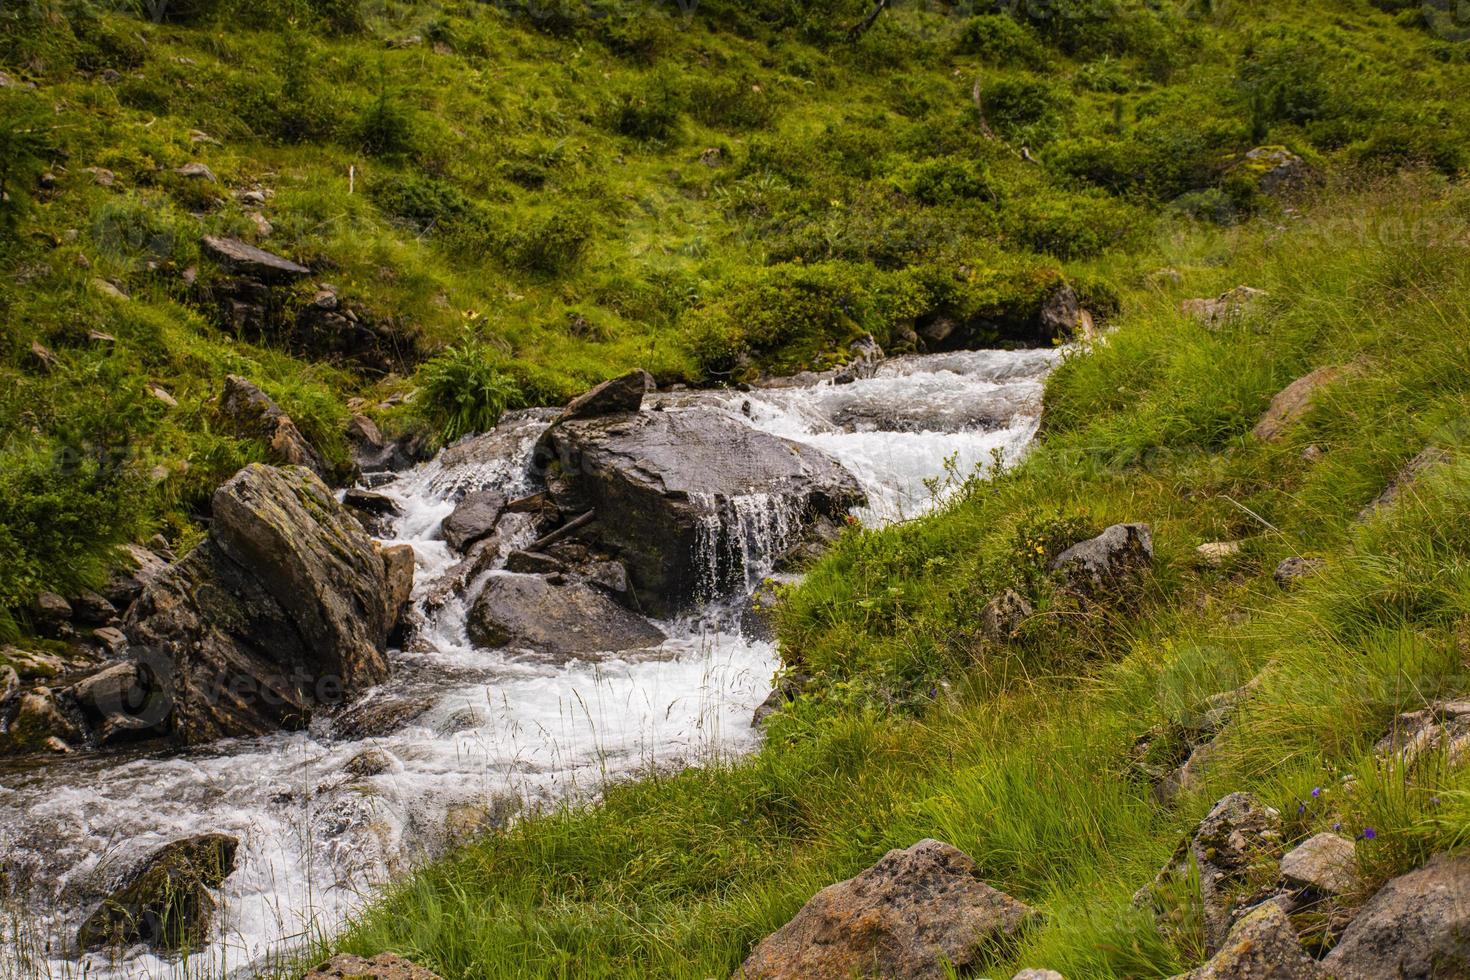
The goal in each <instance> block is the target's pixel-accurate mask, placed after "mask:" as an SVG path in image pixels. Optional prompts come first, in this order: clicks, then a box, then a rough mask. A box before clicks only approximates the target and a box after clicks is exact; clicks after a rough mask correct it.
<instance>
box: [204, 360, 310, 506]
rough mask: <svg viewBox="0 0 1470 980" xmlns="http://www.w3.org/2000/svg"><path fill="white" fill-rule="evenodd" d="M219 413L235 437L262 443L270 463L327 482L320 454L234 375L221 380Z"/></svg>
mask: <svg viewBox="0 0 1470 980" xmlns="http://www.w3.org/2000/svg"><path fill="white" fill-rule="evenodd" d="M219 411H220V415H221V416H223V417H224V418H225V420H226V421H227V422H228V423H229V424H230V426H231V427H232V428H233V429H234V430H235V432H236V434H237V435H241V436H245V437H248V438H253V439H261V440H263V441H264V442H265V444H266V446H267V447H268V449H269V452H270V459H271V462H273V463H278V464H281V465H283V466H304V467H306V468H307V469H309V470H311V471H312V472H313V473H315V474H316V475H317V476H319V477H321V478H322V479H324V480H325V479H327V478H328V472H327V464H326V463H325V462H324V461H323V460H322V456H321V453H319V452H317V451H316V447H315V446H313V445H312V444H311V443H310V442H308V441H307V440H306V437H305V436H304V435H302V434H301V430H300V429H298V428H296V423H295V422H293V421H291V416H289V415H287V414H286V412H285V411H284V410H283V409H282V408H281V406H279V405H277V404H276V403H275V401H274V400H273V399H272V398H271V397H270V396H269V395H267V394H266V393H265V392H263V391H261V390H260V388H258V387H256V386H255V385H254V384H252V383H251V382H249V381H247V380H245V379H244V378H242V377H240V376H239V375H237V374H232V375H230V376H229V377H227V378H225V387H224V391H223V392H221V394H220V399H219Z"/></svg>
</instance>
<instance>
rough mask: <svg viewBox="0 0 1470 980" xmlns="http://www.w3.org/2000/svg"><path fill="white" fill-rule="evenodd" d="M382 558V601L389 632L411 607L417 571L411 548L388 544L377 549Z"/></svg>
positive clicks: (403, 545) (405, 545) (404, 545)
mask: <svg viewBox="0 0 1470 980" xmlns="http://www.w3.org/2000/svg"><path fill="white" fill-rule="evenodd" d="M379 552H380V553H381V554H382V556H383V573H384V576H385V585H386V588H385V589H384V590H383V601H384V602H385V603H386V605H387V615H388V630H389V631H390V632H391V631H392V630H393V629H394V628H395V627H396V626H398V624H399V623H400V622H402V621H403V618H404V616H405V615H406V613H407V612H408V610H409V608H410V607H411V606H412V605H413V579H414V573H415V571H416V570H417V565H416V564H415V562H414V553H413V546H412V545H407V544H388V545H383V546H381V547H380V548H379Z"/></svg>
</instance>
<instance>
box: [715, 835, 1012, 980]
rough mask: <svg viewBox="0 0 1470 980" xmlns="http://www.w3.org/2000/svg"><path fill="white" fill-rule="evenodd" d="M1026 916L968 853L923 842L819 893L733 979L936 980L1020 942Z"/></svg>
mask: <svg viewBox="0 0 1470 980" xmlns="http://www.w3.org/2000/svg"><path fill="white" fill-rule="evenodd" d="M1030 915H1031V909H1029V908H1028V907H1027V906H1025V905H1024V904H1022V903H1021V902H1018V901H1016V900H1015V899H1014V898H1011V897H1010V896H1009V895H1006V894H1005V893H1004V892H1000V891H997V890H996V889H994V888H992V887H990V886H989V885H988V884H986V883H985V881H984V880H983V879H982V877H981V874H980V869H979V867H977V866H976V864H975V862H974V861H973V860H971V859H970V857H969V856H968V855H966V854H964V853H963V852H961V851H959V850H957V849H955V848H953V847H951V846H950V845H948V844H944V843H941V842H939V841H936V840H923V841H920V842H919V843H917V844H915V845H913V846H912V847H909V848H906V849H904V850H893V851H889V852H888V853H887V854H886V855H884V857H883V858H882V859H881V860H880V861H879V862H878V863H877V864H875V865H873V866H872V867H871V868H869V869H868V870H866V871H864V872H863V873H862V874H860V875H858V876H857V877H855V878H852V879H849V880H847V881H843V882H839V883H838V884H835V885H831V886H829V887H827V888H824V889H822V890H821V891H820V892H818V893H817V894H816V895H815V896H814V897H813V898H812V900H811V901H809V902H807V904H806V905H805V906H804V907H803V908H802V910H801V911H800V912H798V913H797V915H796V917H795V918H794V919H792V920H791V921H790V922H788V923H787V924H786V925H784V926H782V927H781V928H780V929H779V930H777V931H776V932H774V933H772V934H771V935H770V936H768V937H766V938H765V939H764V940H762V941H761V943H760V944H759V945H757V946H756V947H755V949H754V950H753V951H752V952H751V954H750V956H749V957H748V958H747V959H746V961H745V962H744V964H742V965H741V967H740V970H739V971H737V972H736V974H735V977H737V978H739V980H787V978H790V980H798V978H799V980H849V978H851V977H858V976H878V977H905V978H910V980H926V978H933V980H939V978H942V977H945V976H949V975H951V974H950V973H949V971H950V970H954V969H958V970H960V971H963V970H964V969H965V968H966V967H968V966H969V965H970V964H971V963H974V962H975V961H976V960H978V959H979V958H980V957H981V956H982V955H983V952H984V950H985V948H986V946H987V945H989V944H992V943H995V942H997V941H1002V940H1005V939H1009V938H1010V937H1013V936H1015V935H1016V934H1017V933H1019V931H1020V930H1021V928H1022V926H1023V924H1024V923H1025V921H1026V920H1027V918H1028V917H1029V916H1030Z"/></svg>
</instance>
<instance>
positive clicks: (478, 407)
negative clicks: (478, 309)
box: [417, 331, 521, 442]
mask: <svg viewBox="0 0 1470 980" xmlns="http://www.w3.org/2000/svg"><path fill="white" fill-rule="evenodd" d="M499 360H500V357H499V355H498V354H497V353H496V352H495V351H494V350H493V349H492V348H491V347H490V346H489V345H488V344H485V343H483V342H482V341H480V340H478V339H476V338H475V337H474V335H473V334H471V333H470V332H468V331H466V332H465V333H464V334H463V335H462V337H461V338H460V340H459V342H458V343H456V344H453V345H451V346H449V347H447V348H445V350H444V351H442V352H441V353H439V354H438V355H436V356H435V357H432V358H430V359H429V360H427V361H425V362H424V364H423V365H422V366H421V367H420V368H419V371H418V377H417V381H418V404H419V406H420V410H421V411H422V412H423V413H424V415H425V416H426V417H427V418H428V419H429V421H430V423H431V424H433V425H434V426H435V427H436V428H437V429H438V430H439V435H440V437H441V438H442V439H443V440H444V441H445V442H452V441H454V440H455V439H458V438H459V437H460V436H463V435H467V434H469V433H472V432H487V431H489V430H490V429H493V428H495V426H496V424H497V423H499V422H500V416H501V415H503V414H504V413H505V410H506V409H507V408H509V407H510V406H511V405H513V404H515V403H516V402H517V401H518V399H519V398H520V396H521V392H520V388H519V386H518V385H517V384H516V381H515V378H514V377H513V376H512V375H510V374H509V373H507V372H506V371H504V370H502V369H501V368H500V367H499V365H498V362H499Z"/></svg>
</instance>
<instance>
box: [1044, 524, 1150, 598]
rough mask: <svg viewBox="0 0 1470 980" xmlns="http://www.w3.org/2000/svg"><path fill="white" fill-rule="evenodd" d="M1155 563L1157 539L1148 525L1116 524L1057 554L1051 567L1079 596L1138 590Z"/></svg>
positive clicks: (1118, 593) (1117, 593)
mask: <svg viewBox="0 0 1470 980" xmlns="http://www.w3.org/2000/svg"><path fill="white" fill-rule="evenodd" d="M1153 562H1154V539H1153V533H1152V531H1150V529H1149V526H1148V525H1147V524H1114V525H1113V526H1112V527H1109V528H1107V529H1106V530H1104V531H1103V533H1101V534H1099V535H1098V536H1097V537H1095V538H1089V539H1088V540H1086V541H1082V542H1080V543H1078V544H1074V545H1073V546H1072V547H1070V548H1068V549H1067V550H1066V551H1063V552H1062V553H1061V554H1060V555H1057V556H1056V558H1054V559H1053V560H1052V563H1051V570H1052V571H1053V572H1056V573H1057V574H1058V575H1060V577H1061V578H1062V580H1063V582H1064V584H1065V586H1066V587H1067V589H1069V590H1070V591H1072V592H1076V593H1077V594H1079V595H1084V596H1092V597H1097V596H1101V595H1123V594H1128V593H1132V592H1135V591H1136V590H1137V589H1138V587H1139V586H1140V585H1141V584H1142V581H1143V577H1144V576H1145V575H1146V574H1147V573H1148V570H1149V569H1150V568H1152V567H1153Z"/></svg>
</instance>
